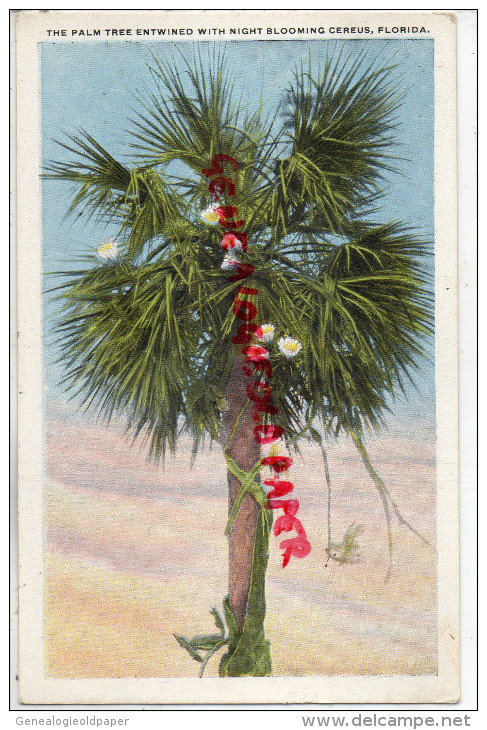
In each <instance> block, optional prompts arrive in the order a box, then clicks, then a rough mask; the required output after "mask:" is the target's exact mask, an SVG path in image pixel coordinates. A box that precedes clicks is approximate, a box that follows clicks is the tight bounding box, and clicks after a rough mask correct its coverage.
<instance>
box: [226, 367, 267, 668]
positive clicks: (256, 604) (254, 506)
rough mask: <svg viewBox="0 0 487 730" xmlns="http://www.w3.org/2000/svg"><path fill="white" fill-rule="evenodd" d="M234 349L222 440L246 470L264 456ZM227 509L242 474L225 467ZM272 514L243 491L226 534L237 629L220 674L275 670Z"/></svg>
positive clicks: (232, 603)
mask: <svg viewBox="0 0 487 730" xmlns="http://www.w3.org/2000/svg"><path fill="white" fill-rule="evenodd" d="M242 366H243V357H242V355H241V354H240V353H238V354H236V355H235V357H234V360H233V365H232V372H231V375H230V378H229V381H228V385H227V389H226V394H225V396H226V400H227V403H228V407H227V410H226V412H225V413H224V414H223V419H222V421H223V422H222V425H223V434H224V438H223V445H224V447H225V450H226V452H227V454H228V455H229V456H230V457H231V458H232V459H233V460H234V461H235V463H236V464H237V466H238V467H240V468H241V469H242V470H244V471H246V472H248V471H250V470H251V469H252V467H253V466H254V464H255V463H256V462H257V461H258V460H259V458H260V445H259V444H258V443H257V442H256V440H255V437H254V426H255V423H254V420H253V414H252V408H251V405H250V404H249V402H248V396H247V385H248V384H249V383H250V382H251V379H250V378H249V377H247V376H246V375H245V374H244V372H243V369H242ZM227 479H228V509H229V513H230V511H231V509H232V505H233V502H234V500H235V498H236V496H237V494H238V492H239V490H240V487H241V484H240V482H239V480H238V479H237V478H236V477H235V476H234V475H233V474H232V473H231V472H230V471H227ZM271 522H272V516H271V514H270V511H269V510H266V509H263V508H262V507H261V506H260V505H259V504H258V503H257V502H256V500H255V499H254V497H253V496H251V495H250V494H247V495H245V497H244V499H243V500H242V503H241V505H240V509H239V511H238V513H237V515H236V517H235V519H234V521H233V524H232V528H231V530H230V534H229V537H228V542H229V578H228V600H229V604H230V608H231V610H232V612H233V614H234V617H235V620H236V624H237V627H238V629H237V632H236V634H235V635H234V636H233V637H232V638H231V640H230V643H229V650H228V652H227V653H226V654H225V655H224V656H223V658H222V661H221V663H220V676H234V677H235V676H254V677H262V676H268V675H269V674H270V672H271V659H270V647H269V642H268V641H266V639H265V635H264V616H265V571H266V567H267V551H268V539H269V530H270V525H271Z"/></svg>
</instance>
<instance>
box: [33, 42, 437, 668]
mask: <svg viewBox="0 0 487 730" xmlns="http://www.w3.org/2000/svg"><path fill="white" fill-rule="evenodd" d="M152 76H153V81H154V83H155V87H156V88H155V91H154V93H153V94H152V95H151V96H150V97H149V98H146V99H142V100H141V106H140V112H139V113H138V117H137V118H136V119H135V120H134V122H133V127H132V132H131V140H130V146H131V153H132V159H133V166H126V165H124V164H121V163H120V162H119V161H117V160H116V159H114V158H113V157H112V156H111V154H110V153H109V152H108V151H107V150H105V149H104V148H103V147H102V146H101V145H100V144H99V143H98V142H97V141H95V140H94V139H93V138H92V137H91V136H89V135H88V134H87V133H80V134H79V135H77V136H73V137H70V138H69V139H68V141H65V142H62V143H60V144H61V146H62V148H63V150H64V151H63V155H64V157H63V160H61V161H57V162H52V163H50V165H49V167H48V170H47V172H46V176H47V177H48V178H51V179H58V180H59V179H60V180H64V181H68V182H70V183H72V185H73V188H74V192H73V201H72V204H71V208H70V210H71V211H73V210H75V209H76V210H79V211H81V214H84V215H86V216H91V215H94V216H96V217H98V218H99V219H100V220H102V221H109V222H110V223H111V224H116V225H117V226H118V234H117V236H116V239H117V241H109V242H107V243H106V245H105V246H104V247H102V248H101V249H99V256H101V257H103V263H101V262H100V259H99V258H98V259H97V258H96V257H95V258H93V257H90V259H89V261H85V262H84V264H83V266H81V268H78V269H77V270H74V271H70V272H64V273H63V276H64V277H67V279H65V280H64V281H63V283H62V284H61V286H60V289H61V292H60V297H61V300H62V315H61V319H60V323H59V342H60V344H61V346H62V349H61V355H60V359H61V361H62V362H63V364H64V366H65V370H66V377H65V381H64V382H65V385H66V387H67V388H69V389H71V390H72V391H73V392H74V393H77V394H78V395H80V396H81V397H82V400H83V402H84V403H85V404H86V405H87V406H89V407H94V408H97V409H98V411H99V412H100V413H101V414H102V415H103V416H105V417H106V418H107V419H110V417H111V416H112V414H114V413H115V412H118V413H122V414H123V415H124V416H125V418H126V422H127V430H128V431H129V432H131V433H132V434H133V435H134V436H135V437H136V436H138V435H139V434H142V435H143V436H144V437H145V438H146V439H147V441H148V450H149V454H150V457H151V458H153V459H155V460H159V459H163V458H164V456H165V454H166V453H167V450H168V449H169V450H170V451H174V450H175V448H176V445H177V441H178V437H179V436H180V435H181V434H182V433H183V432H187V433H189V434H190V435H191V436H192V438H193V444H194V453H195V454H196V452H197V450H198V448H199V446H200V445H201V443H202V441H203V439H204V438H209V439H210V440H213V441H217V442H220V443H221V445H222V446H223V449H224V454H225V458H226V461H227V466H228V488H229V522H228V530H227V531H228V533H229V556H230V557H229V595H228V596H227V598H226V599H225V600H224V602H223V607H224V619H223V618H222V616H221V615H220V613H219V612H218V611H217V610H216V609H213V610H212V613H213V616H214V619H215V623H216V625H217V628H218V633H215V634H210V635H208V636H197V637H194V638H193V639H191V640H188V639H186V638H184V637H182V636H177V635H176V638H177V640H178V641H179V643H180V644H181V645H182V646H183V647H184V648H185V649H187V651H189V653H190V654H191V656H192V657H193V658H194V659H196V660H197V661H198V662H199V663H200V665H201V673H202V671H203V669H204V666H205V664H206V662H207V661H208V659H209V658H210V656H212V655H213V654H214V653H215V652H216V651H218V650H219V649H220V648H222V647H226V653H225V654H224V656H223V658H222V660H221V662H220V675H221V676H228V675H231V676H243V675H246V676H264V675H268V674H269V673H270V671H271V661H270V651H269V645H268V642H267V640H266V639H265V634H264V616H265V571H266V564H267V551H268V540H269V534H270V530H271V527H272V509H270V506H271V504H270V501H269V499H268V497H267V495H266V491H265V490H264V489H263V485H262V484H261V481H260V477H259V474H260V471H261V470H262V468H263V464H262V462H261V457H262V454H261V444H260V443H259V440H258V439H256V438H255V436H254V434H255V428H256V422H258V423H259V424H262V427H263V429H264V431H263V432H262V433H267V434H269V433H270V434H271V437H270V438H269V439H267V440H269V441H274V440H275V439H273V438H272V434H273V433H275V435H276V437H277V435H279V434H281V431H282V439H283V440H284V441H285V444H286V446H287V447H288V448H289V449H294V448H296V449H297V448H298V444H299V440H300V439H303V438H307V439H313V440H314V441H316V442H317V443H318V444H319V445H320V447H321V448H322V449H323V454H324V456H325V458H326V453H325V451H324V447H323V441H322V439H323V436H326V437H327V438H330V437H336V436H337V435H338V434H339V433H341V432H345V433H347V434H349V435H350V436H351V438H352V439H353V441H354V443H355V444H356V446H357V448H358V450H359V453H360V455H361V457H362V458H363V460H364V462H365V464H366V466H367V469H368V471H369V474H370V475H371V477H372V478H373V480H374V483H375V485H376V487H377V489H378V490H379V492H380V495H381V499H382V503H383V506H384V511H385V515H386V518H387V521H388V526H389V548H390V550H392V536H391V521H392V515H393V514H395V515H396V516H397V517H398V518H399V520H401V521H402V522H403V523H405V524H407V525H408V523H407V522H406V521H405V520H404V518H403V517H402V515H401V513H400V512H399V509H398V506H397V504H396V503H395V502H394V500H393V499H392V497H391V495H390V494H389V492H388V491H387V489H386V487H385V485H384V484H383V482H382V481H381V479H380V477H379V475H378V474H377V473H376V472H375V470H374V468H373V466H372V464H371V463H370V460H369V458H368V455H367V451H366V449H365V445H364V438H363V437H364V433H365V432H366V430H367V429H378V428H380V426H381V423H382V419H383V414H384V412H385V410H386V409H387V402H388V398H389V397H390V396H391V395H394V394H395V393H397V392H398V391H401V389H403V388H404V383H405V381H406V380H407V379H410V378H411V377H412V373H413V371H414V369H415V368H416V367H417V363H418V358H419V356H422V354H423V344H422V343H423V342H424V339H425V337H426V336H427V335H428V333H429V332H430V330H431V321H430V320H431V317H430V312H431V304H432V302H431V298H430V295H429V293H428V282H427V277H426V275H425V274H424V261H423V259H424V256H425V255H426V246H425V243H424V241H422V240H421V239H420V238H418V236H416V235H415V234H414V231H413V230H411V229H410V228H408V227H407V226H406V225H404V224H401V223H399V222H397V221H393V222H389V223H387V224H384V223H380V224H379V223H375V222H374V214H375V212H376V210H377V206H378V201H379V200H380V198H381V195H382V194H383V190H382V188H383V186H384V183H383V179H384V178H383V176H384V173H385V172H386V171H389V170H391V169H392V167H393V164H394V158H393V157H391V156H390V154H388V149H389V147H390V145H391V142H392V134H393V131H394V127H395V111H396V110H397V108H398V106H399V104H400V102H401V96H400V94H399V93H398V92H397V90H396V84H395V71H394V67H393V66H392V65H386V66H381V65H378V64H377V62H376V61H371V60H370V59H369V58H368V55H367V53H361V54H359V56H358V57H356V58H355V59H353V58H351V57H349V58H345V57H344V56H343V54H338V55H337V54H330V56H329V57H327V58H326V60H325V62H324V64H323V66H322V67H321V68H318V69H314V68H313V67H312V65H311V63H310V65H309V67H304V66H300V67H298V68H296V70H295V72H294V74H293V76H292V79H291V82H290V85H289V87H288V89H287V90H283V93H285V98H286V106H285V109H286V111H285V113H283V112H282V108H281V109H277V110H276V113H275V114H274V116H271V117H265V115H264V111H263V106H262V104H261V105H260V107H259V108H258V109H256V110H255V111H253V112H248V111H245V110H244V105H243V104H242V102H241V100H239V99H237V98H236V96H235V84H234V83H232V82H231V80H230V78H229V75H228V73H227V70H226V64H225V58H224V56H219V55H216V56H215V57H213V58H212V59H210V60H209V61H208V59H206V60H204V59H202V58H201V57H200V58H199V60H198V61H197V62H195V63H189V62H183V61H182V62H181V63H180V64H179V65H178V64H173V65H171V66H169V65H164V64H162V63H160V62H158V61H157V60H155V61H154V64H153V68H152ZM222 173H223V174H222ZM222 180H223V182H222ZM209 188H210V189H211V194H210V192H209ZM215 200H217V201H218V208H219V212H218V211H217V213H214V211H213V209H210V210H209V211H207V213H206V214H205V216H204V217H202V216H201V211H202V210H204V209H206V208H207V207H208V206H209V204H210V203H211V202H212V201H215ZM215 207H216V205H214V206H213V208H215ZM222 210H223V213H222ZM212 217H213V218H214V220H215V224H213V225H210V223H209V221H211V219H212ZM236 218H238V219H239V220H236ZM243 229H245V236H246V237H247V239H248V248H246V245H245V236H243ZM229 232H233V233H238V232H240V233H241V234H242V235H241V236H240V238H239V237H238V236H237V238H236V239H235V238H233V239H232V240H233V244H235V247H234V248H235V249H237V248H238V249H240V251H239V256H238V257H237V258H240V260H241V261H242V263H241V264H236V263H235V256H234V261H233V262H232V261H230V262H229V261H228V258H229V257H228V255H227V256H226V258H225V259H224V253H225V252H224V251H223V250H222V235H224V234H225V233H227V235H228V233H229ZM234 253H235V250H233V254H234ZM230 258H231V257H230ZM222 261H223V265H224V267H225V268H223V269H222ZM232 267H233V268H232ZM228 270H230V273H232V272H233V273H235V272H237V276H230V277H229V275H228V273H229V271H228ZM242 271H243V272H244V273H243V275H242V276H241V277H240V278H239V276H238V274H239V273H241V272H242ZM244 278H245V281H244V282H243V281H242V280H243V279H244ZM243 284H244V285H245V286H244V288H243V289H242V285H243ZM236 301H237V302H238V301H240V302H243V304H242V306H243V307H244V308H246V310H245V311H248V312H250V311H252V312H254V313H255V312H257V313H258V314H257V315H256V316H257V319H256V324H262V323H270V324H272V325H273V328H274V329H273V328H272V327H271V328H269V330H268V331H269V332H271V333H272V331H275V332H276V334H277V335H278V336H281V338H283V337H285V336H291V337H292V338H294V340H296V341H297V343H298V344H296V342H295V345H294V353H296V356H295V357H291V355H292V354H294V353H293V352H290V351H289V350H288V351H287V352H286V351H285V348H284V347H282V346H281V348H280V350H279V349H278V348H276V347H275V346H273V345H271V344H268V343H267V342H265V343H264V344H266V345H267V347H265V348H263V343H262V340H263V339H264V340H265V339H269V337H267V338H265V337H264V336H263V331H262V329H257V328H256V327H253V328H252V327H248V326H247V327H246V324H247V325H248V322H246V321H245V319H244V322H243V325H244V327H243V330H242V326H241V325H242V320H241V319H240V320H239V319H238V318H237V317H236V316H235V302H236ZM239 306H240V305H239ZM248 319H250V317H249V318H248ZM239 327H240V329H239ZM242 332H243V337H242V336H241V334H240V335H239V334H237V333H242ZM236 335H237V336H236ZM235 339H236V340H237V343H236V344H235V343H234V340H235ZM281 344H282V341H281ZM242 345H244V346H245V347H242ZM257 345H258V346H259V347H260V348H261V350H259V352H260V358H261V359H260V363H259V357H256V358H254V359H253V358H252V357H251V356H250V355H249V350H248V349H246V347H247V348H248V347H252V346H255V347H257ZM300 346H302V347H300ZM262 349H263V350H265V352H264V353H263V354H262ZM255 351H256V350H255ZM281 351H282V352H284V354H282V352H281ZM285 355H287V356H285ZM262 358H263V359H264V360H266V361H267V363H268V364H267V365H265V366H264V365H262ZM251 366H252V367H251ZM271 371H272V379H271V377H270V373H271ZM249 388H250V389H251V390H250V391H249ZM252 388H253V389H254V391H253V392H254V393H256V392H257V391H259V392H258V395H259V396H262V393H263V394H264V396H266V398H264V400H265V403H266V405H267V407H266V408H261V409H260V411H259V409H258V407H257V409H256V407H255V401H256V398H253V399H252V398H251V395H252ZM259 389H260V390H259ZM267 396H268V397H267ZM270 396H272V398H270ZM256 413H257V416H256ZM259 419H260V420H259ZM266 429H267V430H266ZM273 429H275V431H273ZM261 440H262V439H261ZM264 440H265V439H264ZM279 448H280V447H276V446H275V444H274V455H277V456H279ZM288 463H289V462H288ZM325 466H326V464H325ZM267 481H272V480H267ZM275 484H276V480H274V496H276V494H277V496H279V494H280V493H279V489H281V493H282V492H283V489H284V488H283V487H282V484H289V483H288V482H282V481H280V482H279V485H281V486H278V487H276V486H275ZM271 496H272V495H271ZM291 501H292V500H291ZM280 504H283V502H282V501H281V503H280ZM274 508H275V507H274ZM285 512H286V515H287V517H288V518H289V519H288V522H287V523H285V522H282V520H281V522H280V523H279V525H280V527H279V529H278V530H277V531H280V530H281V529H283V530H290V529H291V528H292V527H293V526H294V528H296V525H297V524H298V523H297V522H296V520H295V518H294V517H293V515H295V508H294V512H293V511H292V510H291V513H290V514H289V510H287V511H286V510H285ZM293 520H294V521H293ZM299 524H300V523H299ZM276 526H277V523H276V525H275V527H276ZM408 526H409V525H408ZM352 528H353V526H352ZM358 530H359V528H354V529H351V532H350V534H348V533H347V535H348V538H347V539H348V543H350V546H353V545H355V542H354V538H355V535H356V534H358ZM303 532H304V530H303ZM284 542H285V543H286V541H284ZM287 542H288V543H289V541H287ZM348 543H347V545H348ZM302 544H304V543H302ZM331 545H332V544H331V543H329V548H330V547H331ZM335 547H336V546H335ZM289 551H290V549H289V550H288V553H289ZM291 552H292V551H291ZM304 552H306V550H305V551H304ZM293 555H294V556H296V557H299V556H300V552H299V550H296V551H294V552H293ZM285 559H286V560H289V554H288V555H287V558H285Z"/></svg>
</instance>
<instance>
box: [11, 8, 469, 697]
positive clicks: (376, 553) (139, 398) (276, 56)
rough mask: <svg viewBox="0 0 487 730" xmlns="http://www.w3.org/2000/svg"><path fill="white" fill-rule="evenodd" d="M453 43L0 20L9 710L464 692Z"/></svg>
mask: <svg viewBox="0 0 487 730" xmlns="http://www.w3.org/2000/svg"><path fill="white" fill-rule="evenodd" d="M455 25H456V24H455V15H454V14H453V13H451V12H446V11H444V12H443V11H441V12H421V11H394V12H379V11H353V12H352V11H302V12H301V11H293V12H292V13H288V12H285V11H282V10H281V11H271V10H266V11H216V10H211V11H205V12H197V11H181V12H179V11H178V12H177V11H154V12H150V13H149V12H138V11H135V10H132V11H94V12H91V11H89V12H88V11H76V12H75V11H73V12H67V11H49V12H38V11H22V12H20V13H18V14H17V16H16V44H15V63H16V73H17V76H16V104H17V149H18V167H17V186H18V191H17V192H18V208H17V242H18V272H19V304H18V330H19V332H20V335H19V425H20V438H19V443H20V447H19V535H20V577H19V585H20V586H21V587H20V595H19V601H20V608H19V610H20V615H19V636H20V639H19V641H20V646H19V650H20V651H19V657H20V659H19V661H20V700H21V702H23V703H27V704H29V703H31V704H56V705H58V704H61V705H62V704H80V705H83V704H107V703H109V704H131V703H132V704H147V705H151V704H157V705H164V704H190V703H196V704H198V703H213V704H215V703H225V704H232V703H233V704H238V703H273V704H276V703H429V702H457V701H458V699H459V686H460V677H459V644H460V636H459V615H458V613H459V612H458V602H459V586H458V508H457V502H458V490H457V455H458V454H457V352H458V349H457V333H456V326H455V324H454V323H455V322H456V308H457V278H456V189H457V185H456V158H455V155H454V154H452V150H454V149H455V144H456V127H455V118H456V117H455V109H456V81H455V79H456V65H455V44H456V37H455V32H456V30H455Z"/></svg>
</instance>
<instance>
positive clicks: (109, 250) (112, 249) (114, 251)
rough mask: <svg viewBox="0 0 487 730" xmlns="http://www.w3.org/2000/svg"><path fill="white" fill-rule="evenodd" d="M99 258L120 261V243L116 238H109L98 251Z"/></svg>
mask: <svg viewBox="0 0 487 730" xmlns="http://www.w3.org/2000/svg"><path fill="white" fill-rule="evenodd" d="M97 254H98V256H101V258H102V259H105V260H110V261H115V260H116V259H118V243H117V241H116V240H115V239H114V238H107V240H106V241H104V242H103V243H102V245H101V246H100V247H99V248H98V249H97Z"/></svg>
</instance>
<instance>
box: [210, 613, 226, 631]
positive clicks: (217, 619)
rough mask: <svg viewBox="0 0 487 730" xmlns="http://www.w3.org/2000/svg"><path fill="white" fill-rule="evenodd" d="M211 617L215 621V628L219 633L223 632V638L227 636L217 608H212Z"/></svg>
mask: <svg viewBox="0 0 487 730" xmlns="http://www.w3.org/2000/svg"><path fill="white" fill-rule="evenodd" d="M210 613H211V615H212V616H213V618H214V619H215V626H216V627H217V629H219V631H220V632H221V635H222V636H225V623H224V621H223V619H222V617H221V615H220V612H219V611H218V609H217V608H212V609H211V611H210Z"/></svg>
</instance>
